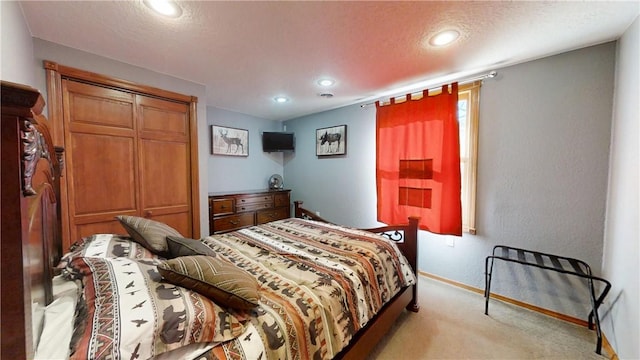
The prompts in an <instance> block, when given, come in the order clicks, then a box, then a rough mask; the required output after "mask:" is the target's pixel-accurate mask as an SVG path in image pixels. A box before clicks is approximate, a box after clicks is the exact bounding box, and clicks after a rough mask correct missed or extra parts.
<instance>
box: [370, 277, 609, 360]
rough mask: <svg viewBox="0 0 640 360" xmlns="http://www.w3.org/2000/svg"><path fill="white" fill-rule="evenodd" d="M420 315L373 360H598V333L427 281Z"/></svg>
mask: <svg viewBox="0 0 640 360" xmlns="http://www.w3.org/2000/svg"><path fill="white" fill-rule="evenodd" d="M419 278H420V279H419V281H420V284H419V304H420V311H419V312H418V313H410V312H407V311H405V312H404V313H403V314H402V315H401V316H400V318H399V319H398V321H397V322H396V323H395V325H394V327H393V328H392V329H391V331H390V332H389V335H388V336H387V337H385V339H384V340H383V341H382V342H380V344H378V346H377V347H376V348H375V350H374V351H373V353H372V354H371V356H370V357H369V360H396V359H397V360H417V359H598V360H603V359H606V357H603V356H600V355H598V354H596V353H595V347H596V334H595V331H592V330H589V329H587V328H586V327H582V326H579V325H575V324H572V323H568V322H566V321H563V320H558V319H555V318H552V317H549V316H546V315H543V314H540V313H537V312H534V311H530V310H527V309H524V308H521V307H518V306H515V305H510V304H506V303H502V302H500V301H497V300H494V299H492V300H491V303H490V305H489V316H487V315H484V297H482V295H480V294H477V293H474V292H471V291H467V290H464V289H461V288H457V287H455V286H451V285H449V284H445V283H442V282H440V281H437V280H433V279H430V278H427V277H424V276H420V277H419Z"/></svg>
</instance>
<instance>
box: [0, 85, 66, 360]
mask: <svg viewBox="0 0 640 360" xmlns="http://www.w3.org/2000/svg"><path fill="white" fill-rule="evenodd" d="M43 107H44V99H43V98H42V96H41V95H40V93H39V92H38V91H37V90H35V89H33V88H30V87H27V86H24V85H18V84H13V83H9V82H5V81H2V122H1V124H0V125H1V128H2V131H1V133H2V142H1V147H2V172H1V174H2V175H1V179H2V232H1V233H0V234H1V239H0V264H1V266H2V272H1V273H0V274H1V281H0V284H1V285H2V291H1V292H0V294H1V301H0V314H1V315H0V340H1V341H0V342H1V345H2V346H1V349H0V358H3V359H30V358H33V353H34V350H35V349H34V344H33V339H35V340H37V339H38V337H39V328H38V325H39V324H41V323H42V318H41V317H42V310H43V308H44V306H46V305H48V304H49V303H50V302H51V301H52V293H51V277H52V274H51V269H52V265H53V264H54V263H57V261H58V260H59V259H60V250H59V248H60V232H59V230H60V223H59V221H58V216H57V214H58V211H59V206H58V205H59V204H58V202H57V196H58V193H59V179H60V168H61V162H60V160H61V154H62V149H61V148H58V149H54V147H53V142H52V140H51V135H50V133H49V126H48V121H47V119H46V118H44V116H42V115H41V113H42V109H43ZM20 263H23V264H24V265H22V266H20ZM34 325H35V327H34Z"/></svg>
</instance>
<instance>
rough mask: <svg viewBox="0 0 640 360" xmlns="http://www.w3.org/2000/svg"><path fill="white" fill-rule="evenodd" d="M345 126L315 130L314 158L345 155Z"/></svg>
mask: <svg viewBox="0 0 640 360" xmlns="http://www.w3.org/2000/svg"><path fill="white" fill-rule="evenodd" d="M346 153H347V125H338V126H332V127H327V128H322V129H317V130H316V156H335V155H346Z"/></svg>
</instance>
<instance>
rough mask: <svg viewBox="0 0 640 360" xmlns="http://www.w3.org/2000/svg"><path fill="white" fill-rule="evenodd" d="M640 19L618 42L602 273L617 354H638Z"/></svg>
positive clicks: (607, 329) (638, 356)
mask: <svg viewBox="0 0 640 360" xmlns="http://www.w3.org/2000/svg"><path fill="white" fill-rule="evenodd" d="M639 44H640V18H636V20H635V22H634V23H633V24H632V25H631V27H629V29H627V31H626V32H625V34H624V35H623V36H622V38H621V39H620V41H619V45H618V56H617V61H616V85H615V98H614V107H613V115H614V116H613V130H612V134H611V144H612V145H611V158H610V162H611V166H610V168H609V192H608V193H609V196H608V201H607V213H606V225H605V237H604V239H605V240H604V256H603V271H602V272H603V274H604V276H605V277H606V278H608V279H609V280H611V283H612V289H611V294H610V295H609V296H608V297H607V301H605V306H604V307H603V311H602V312H603V313H606V314H607V316H606V317H605V319H604V322H603V325H604V333H605V335H606V337H607V339H608V340H609V342H610V343H611V345H612V346H613V348H614V349H615V350H616V353H617V354H618V356H619V357H620V358H621V359H640V343H639V342H638V339H640V309H639V308H640V306H639V305H640V296H639V291H638V287H639V286H640V277H639V272H638V264H640V255H639V249H638V243H639V242H640V231H639V230H640V228H639V225H638V223H639V221H638V219H640V213H639V212H638V202H639V201H640V192H639V191H638V187H639V186H640V185H639V184H640V179H639V178H638V172H639V171H640V169H639V168H638V164H640V158H639V157H638V152H639V149H638V144H639V143H640V139H638V138H639V137H640V127H639V126H638V124H639V123H640V113H639V111H638V104H640V89H639V85H638V84H640V71H639V69H638V68H639V67H640V62H639V59H640V50H639V49H638V47H639Z"/></svg>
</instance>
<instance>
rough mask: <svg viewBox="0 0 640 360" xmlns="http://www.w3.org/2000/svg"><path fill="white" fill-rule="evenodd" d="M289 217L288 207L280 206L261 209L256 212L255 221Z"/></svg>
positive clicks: (262, 221)
mask: <svg viewBox="0 0 640 360" xmlns="http://www.w3.org/2000/svg"><path fill="white" fill-rule="evenodd" d="M288 217H289V208H288V207H287V208H284V207H281V208H279V209H273V210H262V211H258V213H257V223H258V224H264V223H268V222H270V221H276V220H280V219H286V218H288Z"/></svg>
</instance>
